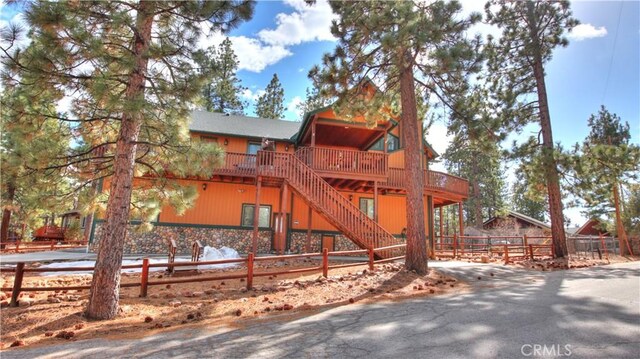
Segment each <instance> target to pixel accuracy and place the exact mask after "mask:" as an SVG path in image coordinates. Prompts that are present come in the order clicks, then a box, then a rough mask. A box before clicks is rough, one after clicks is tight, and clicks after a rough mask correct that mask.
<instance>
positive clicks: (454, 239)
mask: <svg viewBox="0 0 640 359" xmlns="http://www.w3.org/2000/svg"><path fill="white" fill-rule="evenodd" d="M457 252H458V235H457V234H455V233H454V234H453V258H455V257H457Z"/></svg>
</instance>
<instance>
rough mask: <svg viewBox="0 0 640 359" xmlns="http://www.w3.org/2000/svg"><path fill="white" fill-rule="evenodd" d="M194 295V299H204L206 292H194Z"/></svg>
mask: <svg viewBox="0 0 640 359" xmlns="http://www.w3.org/2000/svg"><path fill="white" fill-rule="evenodd" d="M192 295H193V296H194V297H202V296H203V295H204V292H193V293H192Z"/></svg>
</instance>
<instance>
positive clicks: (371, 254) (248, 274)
mask: <svg viewBox="0 0 640 359" xmlns="http://www.w3.org/2000/svg"><path fill="white" fill-rule="evenodd" d="M400 247H404V245H396V246H390V247H385V248H377V249H363V250H351V251H336V252H329V251H328V250H327V249H326V248H325V249H324V250H323V251H322V252H321V253H306V254H294V255H283V256H270V257H259V258H256V257H255V256H254V254H253V253H249V255H248V256H247V258H237V259H220V260H213V261H195V262H172V261H170V260H169V261H168V262H167V263H154V264H150V263H149V259H148V258H144V259H143V260H142V264H131V265H123V266H122V269H141V270H142V271H141V275H140V282H137V283H123V284H121V285H120V286H121V287H123V288H132V287H140V296H141V297H146V296H147V293H148V288H149V287H150V286H154V285H167V284H179V283H196V282H207V281H216V280H231V279H246V283H247V289H251V288H253V279H254V278H255V277H264V276H273V275H283V274H293V273H304V272H316V271H322V275H323V276H324V277H327V276H328V272H329V270H330V269H337V268H345V267H353V266H360V265H368V266H369V269H370V270H373V269H374V264H375V263H385V262H390V261H393V260H396V259H401V258H403V257H402V256H398V257H394V258H387V259H383V260H376V259H375V252H376V251H389V250H391V249H394V248H400ZM347 254H366V255H367V261H363V262H354V263H347V264H334V265H329V255H336V256H340V255H347ZM318 256H320V257H321V258H322V264H321V265H320V266H310V267H305V268H295V269H288V270H282V271H279V272H258V273H256V272H255V271H254V264H255V262H263V261H277V260H291V259H298V258H308V257H318ZM228 263H245V264H246V271H245V272H244V273H239V274H228V275H213V276H198V277H186V278H172V279H167V280H155V281H150V280H149V268H167V269H169V268H172V269H173V268H175V267H183V266H201V265H216V264H228ZM94 269H95V268H94V267H60V268H28V267H25V263H18V264H17V265H16V267H15V268H0V273H14V274H15V276H14V282H13V287H10V288H7V287H5V288H0V290H2V291H3V292H11V303H10V306H12V307H16V306H18V304H19V301H18V298H19V297H20V293H21V292H35V291H56V290H85V289H90V286H86V285H85V286H63V287H22V282H23V279H24V273H29V272H31V273H34V272H35V273H38V272H78V271H92V270H94Z"/></svg>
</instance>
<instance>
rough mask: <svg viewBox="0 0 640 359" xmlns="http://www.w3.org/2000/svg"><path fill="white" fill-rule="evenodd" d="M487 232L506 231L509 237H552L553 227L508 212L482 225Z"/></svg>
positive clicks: (513, 212) (525, 216) (514, 212)
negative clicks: (514, 235) (533, 235)
mask: <svg viewBox="0 0 640 359" xmlns="http://www.w3.org/2000/svg"><path fill="white" fill-rule="evenodd" d="M482 228H483V229H485V230H491V231H497V230H504V231H506V233H508V234H509V235H513V234H537V235H545V236H546V235H550V234H551V226H549V225H548V224H546V223H544V222H542V221H539V220H537V219H535V218H532V217H529V216H527V215H524V214H522V213H518V212H516V211H508V212H507V213H506V214H505V215H503V216H494V217H491V218H489V219H488V220H486V221H485V222H484V223H483V224H482Z"/></svg>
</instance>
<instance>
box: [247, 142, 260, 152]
mask: <svg viewBox="0 0 640 359" xmlns="http://www.w3.org/2000/svg"><path fill="white" fill-rule="evenodd" d="M260 148H262V144H261V143H260V142H249V145H248V146H247V153H248V154H250V155H255V154H256V153H258V151H260Z"/></svg>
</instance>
